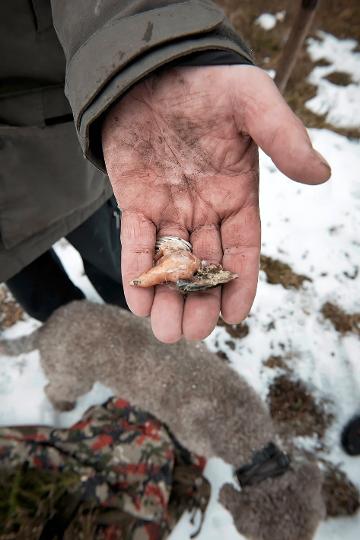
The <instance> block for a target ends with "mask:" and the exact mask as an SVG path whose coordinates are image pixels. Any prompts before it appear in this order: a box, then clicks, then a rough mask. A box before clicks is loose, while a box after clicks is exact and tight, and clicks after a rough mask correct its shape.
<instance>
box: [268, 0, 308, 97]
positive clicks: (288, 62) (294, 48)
mask: <svg viewBox="0 0 360 540" xmlns="http://www.w3.org/2000/svg"><path fill="white" fill-rule="evenodd" d="M317 6H318V0H301V3H300V9H299V11H298V13H297V15H296V18H295V21H294V24H293V26H292V28H291V31H290V34H289V37H288V40H287V42H286V43H285V45H284V50H283V52H282V55H281V57H280V60H279V64H278V68H277V70H276V76H275V83H276V84H277V86H278V88H279V90H280V92H281V93H282V94H283V93H284V91H285V88H286V85H287V82H288V80H289V79H290V75H291V73H292V71H293V69H294V66H295V63H296V59H297V57H298V54H299V51H300V49H301V47H302V45H303V43H304V41H305V38H306V36H307V34H308V32H309V30H310V27H311V24H312V22H313V20H314V16H315V12H316V8H317Z"/></svg>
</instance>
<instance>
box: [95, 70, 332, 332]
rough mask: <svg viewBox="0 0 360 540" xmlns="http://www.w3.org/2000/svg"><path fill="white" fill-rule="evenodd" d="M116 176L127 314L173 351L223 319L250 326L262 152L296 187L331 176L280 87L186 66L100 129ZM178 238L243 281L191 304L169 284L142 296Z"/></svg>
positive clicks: (134, 95)
mask: <svg viewBox="0 0 360 540" xmlns="http://www.w3.org/2000/svg"><path fill="white" fill-rule="evenodd" d="M102 140H103V149H104V156H105V162H106V167H107V171H108V174H109V177H110V179H111V182H112V186H113V189H114V193H115V195H116V197H117V200H118V203H119V206H120V207H121V209H122V211H123V214H122V268H123V282H124V289H125V294H126V297H127V300H128V303H129V306H130V308H131V309H132V311H134V313H135V314H137V315H140V316H148V315H150V316H151V323H152V328H153V331H154V334H155V335H156V337H158V339H160V340H161V341H165V342H175V341H177V340H178V339H180V337H181V336H182V335H184V336H185V337H186V338H188V339H202V338H204V337H206V336H207V335H208V334H209V333H210V332H211V331H212V330H213V328H214V326H215V324H216V321H217V319H218V316H219V313H220V310H221V313H222V315H223V317H224V319H225V320H226V321H227V322H229V323H237V322H239V321H241V320H242V319H243V318H244V317H245V316H246V315H247V313H248V311H249V309H250V307H251V304H252V302H253V299H254V296H255V291H256V283H257V277H258V265H259V252H260V219H259V202H258V181H259V174H258V151H257V146H258V145H259V146H261V147H262V148H263V150H264V151H265V152H266V153H268V154H269V155H270V156H271V157H272V159H273V161H274V163H275V164H276V165H277V166H278V167H279V168H280V169H281V170H282V171H283V172H284V173H285V174H286V175H287V176H289V177H291V178H292V179H294V180H296V181H300V182H304V183H312V184H316V183H321V182H323V181H325V180H327V179H328V177H329V174H330V169H329V166H328V165H327V163H326V162H325V160H324V159H323V158H322V156H320V155H319V154H318V153H317V152H316V151H315V150H313V148H312V146H311V143H310V140H309V137H308V135H307V132H306V130H305V128H304V127H303V125H302V124H301V122H300V120H299V119H298V118H297V117H296V116H295V115H294V114H293V113H292V112H291V110H290V109H289V108H288V106H287V105H286V104H285V102H284V101H283V99H282V97H281V96H280V94H279V93H278V91H277V89H276V87H275V85H274V84H273V82H272V81H271V79H270V78H269V77H268V76H267V75H266V74H265V73H264V72H263V71H262V70H260V69H259V68H256V67H253V66H212V67H201V68H200V67H199V68H198V67H196V68H179V69H172V70H168V71H167V72H162V73H161V72H160V73H158V74H157V75H154V76H151V77H149V78H148V79H146V80H145V81H144V82H141V83H139V84H138V85H136V86H135V87H134V88H133V89H132V90H131V91H130V92H129V93H128V94H127V95H126V96H125V97H124V98H123V99H122V100H121V101H120V102H119V103H117V104H115V105H114V106H113V107H112V109H111V110H110V111H109V113H108V114H107V117H106V119H105V122H104V125H103V133H102ZM168 235H173V236H179V237H181V238H183V239H185V240H188V241H190V242H191V244H192V246H193V252H194V254H195V255H196V256H197V257H199V258H200V259H204V260H206V261H209V262H210V263H216V264H218V263H221V264H222V265H223V267H224V268H225V269H226V270H230V271H231V272H234V273H236V274H238V276H239V278H238V279H236V280H234V281H232V282H231V283H228V284H226V285H225V286H223V287H222V289H221V288H220V287H218V288H215V289H210V290H208V291H206V292H202V293H192V294H190V295H188V297H186V298H184V297H183V296H181V295H180V294H179V293H178V292H176V291H174V290H171V289H169V288H168V287H166V286H163V285H160V286H157V287H156V288H155V289H154V288H152V289H134V288H132V287H131V286H130V284H129V283H130V281H131V280H133V279H134V278H136V277H137V276H138V275H139V274H141V273H142V272H144V271H145V270H148V269H149V268H151V266H152V263H153V256H154V248H155V242H156V238H157V237H161V236H168Z"/></svg>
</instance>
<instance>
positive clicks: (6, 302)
mask: <svg viewBox="0 0 360 540" xmlns="http://www.w3.org/2000/svg"><path fill="white" fill-rule="evenodd" d="M23 319H24V310H23V309H22V307H21V306H20V305H19V304H18V303H17V302H16V301H15V300H14V298H13V296H12V294H11V293H10V291H9V289H8V288H7V287H6V286H5V285H0V331H3V330H6V328H10V326H13V324H15V323H17V322H18V321H22V320H23Z"/></svg>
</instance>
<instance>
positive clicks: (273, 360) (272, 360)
mask: <svg viewBox="0 0 360 540" xmlns="http://www.w3.org/2000/svg"><path fill="white" fill-rule="evenodd" d="M263 365H264V366H265V367H267V368H270V369H283V370H285V371H289V367H288V365H287V363H286V362H285V358H283V357H282V356H276V355H273V356H269V358H268V359H267V360H265V362H264V363H263Z"/></svg>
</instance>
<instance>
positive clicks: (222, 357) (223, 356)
mask: <svg viewBox="0 0 360 540" xmlns="http://www.w3.org/2000/svg"><path fill="white" fill-rule="evenodd" d="M216 354H217V356H218V357H219V358H220V360H224V362H230V359H229V357H228V355H227V354H226V353H225V352H224V351H216Z"/></svg>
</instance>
